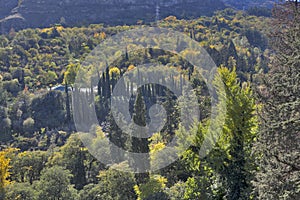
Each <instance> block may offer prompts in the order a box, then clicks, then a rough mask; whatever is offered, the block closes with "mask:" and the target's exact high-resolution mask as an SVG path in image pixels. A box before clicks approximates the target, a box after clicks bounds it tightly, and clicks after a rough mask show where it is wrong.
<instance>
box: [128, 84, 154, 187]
mask: <svg viewBox="0 0 300 200" xmlns="http://www.w3.org/2000/svg"><path fill="white" fill-rule="evenodd" d="M133 121H134V123H135V124H136V125H138V126H142V127H144V126H146V105H145V101H144V98H143V94H142V93H141V89H139V91H138V95H137V97H136V101H135V104H134V113H133ZM132 131H135V132H136V133H141V130H139V127H137V130H132ZM136 133H135V134H136ZM130 140H131V151H132V152H135V153H149V141H148V138H137V137H134V136H132V137H131V139H130ZM132 162H133V163H132V164H133V168H135V170H137V171H139V170H143V169H139V168H137V167H138V166H142V165H143V168H144V169H148V168H149V165H150V160H149V159H145V160H133V161H132ZM135 177H136V181H137V183H138V184H141V183H145V182H147V180H148V178H149V174H148V173H140V174H136V176H135Z"/></svg>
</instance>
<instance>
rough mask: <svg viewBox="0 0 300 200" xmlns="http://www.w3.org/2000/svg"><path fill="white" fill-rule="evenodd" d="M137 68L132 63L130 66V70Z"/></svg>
mask: <svg viewBox="0 0 300 200" xmlns="http://www.w3.org/2000/svg"><path fill="white" fill-rule="evenodd" d="M134 68H135V66H134V65H130V66H129V67H128V69H127V70H128V71H131V70H133V69H134Z"/></svg>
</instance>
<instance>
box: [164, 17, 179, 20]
mask: <svg viewBox="0 0 300 200" xmlns="http://www.w3.org/2000/svg"><path fill="white" fill-rule="evenodd" d="M176 20H177V18H176V17H175V16H169V17H166V18H165V21H176Z"/></svg>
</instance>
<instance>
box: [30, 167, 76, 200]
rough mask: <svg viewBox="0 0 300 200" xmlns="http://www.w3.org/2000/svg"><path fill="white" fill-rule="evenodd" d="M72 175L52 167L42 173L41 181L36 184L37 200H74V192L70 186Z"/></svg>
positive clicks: (59, 168)
mask: <svg viewBox="0 0 300 200" xmlns="http://www.w3.org/2000/svg"><path fill="white" fill-rule="evenodd" d="M71 177H72V175H71V174H70V172H69V171H68V170H65V169H63V168H62V167H58V166H55V167H52V168H48V169H44V170H43V171H42V175H41V179H40V181H38V182H37V183H36V188H37V191H38V195H37V196H38V199H44V200H56V199H64V200H65V199H66V200H74V199H75V194H74V190H73V189H72V187H71V186H70V178H71Z"/></svg>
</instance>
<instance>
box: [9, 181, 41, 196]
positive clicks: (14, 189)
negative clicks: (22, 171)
mask: <svg viewBox="0 0 300 200" xmlns="http://www.w3.org/2000/svg"><path fill="white" fill-rule="evenodd" d="M6 190H7V192H6V195H5V200H36V199H37V198H36V192H35V191H34V189H33V186H32V185H30V184H29V183H13V184H11V185H10V186H8V187H7V189H6Z"/></svg>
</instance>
